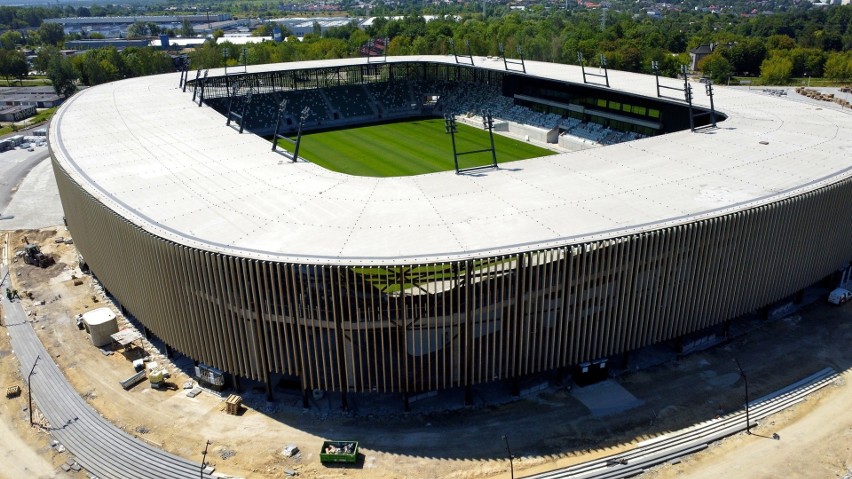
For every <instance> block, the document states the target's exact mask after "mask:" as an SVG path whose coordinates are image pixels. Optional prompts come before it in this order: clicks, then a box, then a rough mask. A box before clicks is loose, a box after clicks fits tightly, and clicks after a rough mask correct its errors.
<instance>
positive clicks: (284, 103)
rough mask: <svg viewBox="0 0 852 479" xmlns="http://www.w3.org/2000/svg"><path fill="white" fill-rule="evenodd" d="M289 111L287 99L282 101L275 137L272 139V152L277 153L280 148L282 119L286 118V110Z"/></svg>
mask: <svg viewBox="0 0 852 479" xmlns="http://www.w3.org/2000/svg"><path fill="white" fill-rule="evenodd" d="M286 109H287V99H286V98H285V99H283V100H281V104H280V105H278V119H276V120H275V135H273V137H272V151H276V149H277V147H278V139H279V138H280V135H281V133H280V132H281V118H282V117H283V116H284V110H286Z"/></svg>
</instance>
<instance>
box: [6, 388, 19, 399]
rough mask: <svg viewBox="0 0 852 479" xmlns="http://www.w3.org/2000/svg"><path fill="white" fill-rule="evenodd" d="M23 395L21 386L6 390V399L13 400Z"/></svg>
mask: <svg viewBox="0 0 852 479" xmlns="http://www.w3.org/2000/svg"><path fill="white" fill-rule="evenodd" d="M20 395H21V387H20V386H17V385H16V386H9V387H7V388H6V397H7V398H13V397H18V396H20Z"/></svg>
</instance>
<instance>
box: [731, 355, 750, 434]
mask: <svg viewBox="0 0 852 479" xmlns="http://www.w3.org/2000/svg"><path fill="white" fill-rule="evenodd" d="M734 361H735V362H736V363H737V369H739V370H740V377H741V378H743V382H744V383H745V413H746V434H751V420H750V419H749V415H748V378H747V377H746V375H745V372H744V371H743V368H742V367H741V366H740V361H739V360H738V359H737V358H734Z"/></svg>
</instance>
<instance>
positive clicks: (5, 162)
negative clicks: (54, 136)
mask: <svg viewBox="0 0 852 479" xmlns="http://www.w3.org/2000/svg"><path fill="white" fill-rule="evenodd" d="M47 157H48V152H47V147H45V146H41V147H38V148H37V149H36V150H35V151H31V152H30V151H26V150H19V149H16V150H10V151H4V152H3V153H0V212H5V211H6V207H7V206H9V203H10V202H11V201H12V196H13V195H14V193H15V190H17V187H18V186H19V185H20V184H21V182H22V181H23V180H24V178H26V176H27V175H28V174H29V173H30V171H31V170H32V169H33V168H34V167H35V166H36V165H37V164H39V163H41V162H42V161H43V160H44V159H46V158H47Z"/></svg>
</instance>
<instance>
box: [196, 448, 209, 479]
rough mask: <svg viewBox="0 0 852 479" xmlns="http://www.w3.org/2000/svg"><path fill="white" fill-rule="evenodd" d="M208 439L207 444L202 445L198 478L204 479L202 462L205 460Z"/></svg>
mask: <svg viewBox="0 0 852 479" xmlns="http://www.w3.org/2000/svg"><path fill="white" fill-rule="evenodd" d="M210 444H211V443H210V439H208V440H207V444H205V445H204V451H203V452H202V454H201V472H200V475H199V476H198V477H200V478H201V479H204V461H205V460H207V447H208V446H210Z"/></svg>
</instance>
